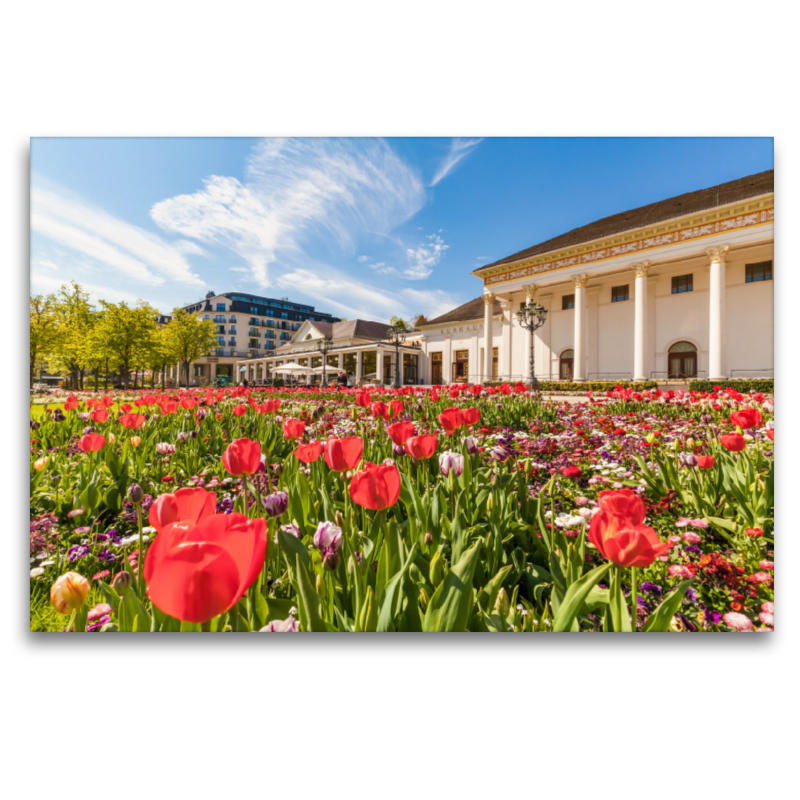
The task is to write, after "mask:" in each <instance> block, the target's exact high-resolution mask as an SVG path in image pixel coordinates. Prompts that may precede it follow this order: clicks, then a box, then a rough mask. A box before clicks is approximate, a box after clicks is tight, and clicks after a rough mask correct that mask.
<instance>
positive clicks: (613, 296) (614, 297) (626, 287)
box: [611, 283, 631, 303]
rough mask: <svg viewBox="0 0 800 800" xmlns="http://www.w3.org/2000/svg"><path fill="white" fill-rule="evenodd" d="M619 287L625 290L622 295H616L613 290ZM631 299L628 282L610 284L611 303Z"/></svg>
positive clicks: (615, 290)
mask: <svg viewBox="0 0 800 800" xmlns="http://www.w3.org/2000/svg"><path fill="white" fill-rule="evenodd" d="M619 289H624V290H625V296H624V297H618V296H617V295H616V294H615V292H617V290H619ZM630 299H631V285H630V284H629V283H625V284H622V285H620V286H612V287H611V302H612V303H625V302H627V301H628V300H630Z"/></svg>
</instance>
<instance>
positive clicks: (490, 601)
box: [478, 564, 514, 613]
mask: <svg viewBox="0 0 800 800" xmlns="http://www.w3.org/2000/svg"><path fill="white" fill-rule="evenodd" d="M512 569H514V565H513V564H509V565H508V566H507V567H501V568H500V571H499V572H498V573H497V574H496V575H495V576H494V577H493V578H492V579H491V580H490V581H489V583H487V584H486V586H484V587H483V589H481V590H480V592H478V605H479V606H480V607H481V608H482V609H483V610H484V611H486V612H489V613H491V610H492V609H493V608H494V604H495V601H496V600H497V595H498V593H499V592H500V587H501V586H502V585H503V581H504V580H505V579H506V578H507V577H508V573H509V572H511V570H512Z"/></svg>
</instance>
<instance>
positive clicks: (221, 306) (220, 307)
mask: <svg viewBox="0 0 800 800" xmlns="http://www.w3.org/2000/svg"><path fill="white" fill-rule="evenodd" d="M225 310H226V309H225V303H217V311H225Z"/></svg>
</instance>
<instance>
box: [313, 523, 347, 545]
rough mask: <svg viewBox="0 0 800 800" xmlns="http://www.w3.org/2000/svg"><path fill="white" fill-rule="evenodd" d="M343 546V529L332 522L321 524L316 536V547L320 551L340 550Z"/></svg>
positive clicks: (318, 526)
mask: <svg viewBox="0 0 800 800" xmlns="http://www.w3.org/2000/svg"><path fill="white" fill-rule="evenodd" d="M341 544H342V529H341V528H337V527H336V525H334V524H333V523H332V522H320V523H319V525H317V531H316V533H315V534H314V547H316V548H317V549H318V550H320V551H323V550H338V549H339V548H340V547H341Z"/></svg>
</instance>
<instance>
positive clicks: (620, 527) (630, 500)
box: [589, 489, 672, 567]
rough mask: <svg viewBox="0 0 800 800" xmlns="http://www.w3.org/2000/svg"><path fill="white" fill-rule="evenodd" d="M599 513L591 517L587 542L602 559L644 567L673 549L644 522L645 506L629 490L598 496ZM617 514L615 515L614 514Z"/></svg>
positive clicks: (624, 565)
mask: <svg viewBox="0 0 800 800" xmlns="http://www.w3.org/2000/svg"><path fill="white" fill-rule="evenodd" d="M600 507H601V508H602V509H603V510H602V511H601V512H600V513H599V514H595V516H594V517H592V523H591V525H590V526H589V541H590V542H591V543H592V544H593V545H594V546H595V547H596V548H597V549H598V550H599V551H600V553H601V554H602V555H603V557H604V558H607V559H608V560H609V561H613V562H614V563H615V564H618V565H619V566H621V567H647V566H649V565H650V564H652V563H653V561H655V560H656V558H657V557H658V556H659V555H661V553H664V552H666V551H667V550H669V549H670V548H671V547H672V542H662V541H661V540H660V539H659V538H658V534H657V533H656V532H655V531H654V530H653V529H652V528H650V527H648V526H647V525H642V524H641V523H642V521H643V520H644V503H643V502H642V500H641V498H640V497H638V496H637V495H636V494H635V493H634V492H632V491H631V490H630V489H623V490H622V491H620V492H610V491H605V492H601V493H600ZM614 512H616V513H614Z"/></svg>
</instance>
